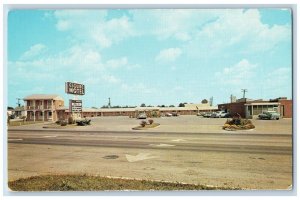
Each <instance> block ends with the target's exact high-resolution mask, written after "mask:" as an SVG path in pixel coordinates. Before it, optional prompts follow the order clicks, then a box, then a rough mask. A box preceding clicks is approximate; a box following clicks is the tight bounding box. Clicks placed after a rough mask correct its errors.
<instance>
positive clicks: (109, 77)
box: [101, 75, 121, 83]
mask: <svg viewBox="0 0 300 200" xmlns="http://www.w3.org/2000/svg"><path fill="white" fill-rule="evenodd" d="M101 78H102V79H103V80H104V81H105V82H108V83H119V82H120V81H121V80H120V79H118V78H116V77H115V76H113V75H102V76H101Z"/></svg>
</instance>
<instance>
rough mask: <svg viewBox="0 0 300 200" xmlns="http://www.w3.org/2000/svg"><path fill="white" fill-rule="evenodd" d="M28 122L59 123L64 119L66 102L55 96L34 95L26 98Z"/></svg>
mask: <svg viewBox="0 0 300 200" xmlns="http://www.w3.org/2000/svg"><path fill="white" fill-rule="evenodd" d="M24 101H25V112H26V116H27V120H28V121H57V120H58V119H60V118H63V117H64V116H63V114H64V113H63V112H61V110H62V108H63V107H64V100H63V98H61V97H60V96H58V95H55V94H33V95H30V96H27V97H25V98H24Z"/></svg>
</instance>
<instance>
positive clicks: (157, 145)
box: [149, 144, 176, 147]
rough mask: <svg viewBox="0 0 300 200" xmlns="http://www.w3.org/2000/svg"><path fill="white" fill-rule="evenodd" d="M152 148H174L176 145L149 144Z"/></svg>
mask: <svg viewBox="0 0 300 200" xmlns="http://www.w3.org/2000/svg"><path fill="white" fill-rule="evenodd" d="M149 145H150V146H155V147H174V146H176V145H173V144H149Z"/></svg>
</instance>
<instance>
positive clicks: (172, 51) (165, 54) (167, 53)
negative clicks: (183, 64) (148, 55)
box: [155, 48, 182, 62]
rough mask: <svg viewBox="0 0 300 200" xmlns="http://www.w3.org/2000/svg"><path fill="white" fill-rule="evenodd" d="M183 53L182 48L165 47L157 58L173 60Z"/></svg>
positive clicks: (164, 60) (158, 59) (167, 60)
mask: <svg viewBox="0 0 300 200" xmlns="http://www.w3.org/2000/svg"><path fill="white" fill-rule="evenodd" d="M181 54H182V50H181V49H180V48H169V49H164V50H161V51H160V52H159V54H158V55H157V56H156V58H155V60H156V61H162V62H172V61H175V60H176V59H177V58H178V57H179V56H180V55H181Z"/></svg>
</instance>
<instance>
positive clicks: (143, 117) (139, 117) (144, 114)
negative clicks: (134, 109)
mask: <svg viewBox="0 0 300 200" xmlns="http://www.w3.org/2000/svg"><path fill="white" fill-rule="evenodd" d="M146 118H147V115H146V113H140V114H139V115H138V116H137V119H146Z"/></svg>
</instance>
